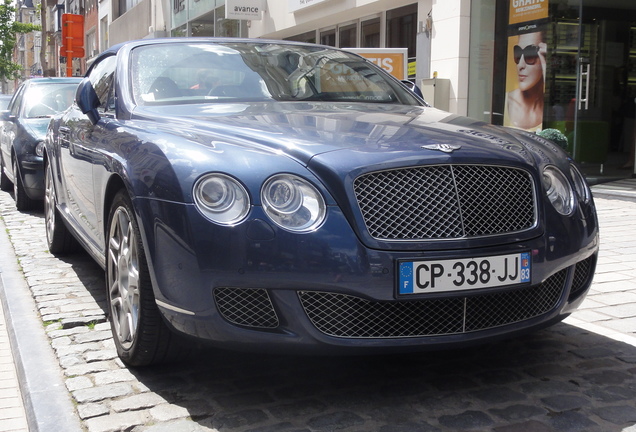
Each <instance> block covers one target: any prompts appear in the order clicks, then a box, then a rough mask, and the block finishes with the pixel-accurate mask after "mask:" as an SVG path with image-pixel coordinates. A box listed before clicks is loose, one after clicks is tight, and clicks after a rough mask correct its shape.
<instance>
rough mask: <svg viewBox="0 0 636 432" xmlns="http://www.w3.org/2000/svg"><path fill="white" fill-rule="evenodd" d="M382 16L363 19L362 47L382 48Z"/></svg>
mask: <svg viewBox="0 0 636 432" xmlns="http://www.w3.org/2000/svg"><path fill="white" fill-rule="evenodd" d="M380 29H381V26H380V17H377V18H371V19H368V20H366V21H362V23H361V24H360V47H361V48H380V47H381V45H380V36H381V35H380Z"/></svg>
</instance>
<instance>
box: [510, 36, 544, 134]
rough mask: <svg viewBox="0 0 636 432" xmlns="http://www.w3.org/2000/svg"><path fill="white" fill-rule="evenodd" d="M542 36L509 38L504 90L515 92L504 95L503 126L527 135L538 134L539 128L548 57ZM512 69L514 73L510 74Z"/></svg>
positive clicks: (541, 120) (541, 119)
mask: <svg viewBox="0 0 636 432" xmlns="http://www.w3.org/2000/svg"><path fill="white" fill-rule="evenodd" d="M544 35H545V33H544V32H541V31H537V32H533V33H523V34H520V35H518V36H513V37H511V38H510V44H511V45H513V46H512V52H511V55H510V61H509V64H510V67H509V68H508V79H507V88H510V87H512V86H515V88H513V89H512V90H510V91H508V92H507V93H506V107H505V113H504V124H505V125H506V126H513V127H516V128H519V129H525V130H527V131H538V130H541V128H542V123H543V93H544V88H545V85H544V83H545V72H546V53H547V44H546V43H545V37H544ZM512 62H514V63H512ZM513 67H514V70H515V71H516V73H512V68H513ZM515 78H516V79H515Z"/></svg>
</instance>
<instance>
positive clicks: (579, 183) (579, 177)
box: [570, 165, 592, 203]
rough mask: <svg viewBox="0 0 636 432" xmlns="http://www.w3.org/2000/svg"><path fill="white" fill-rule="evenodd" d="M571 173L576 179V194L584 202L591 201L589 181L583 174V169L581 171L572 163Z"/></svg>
mask: <svg viewBox="0 0 636 432" xmlns="http://www.w3.org/2000/svg"><path fill="white" fill-rule="evenodd" d="M570 174H571V175H572V179H573V180H574V189H575V190H576V194H577V195H578V196H579V199H580V200H581V201H583V202H584V203H587V202H589V201H590V198H591V197H592V194H591V192H590V188H589V187H588V185H587V182H586V181H585V177H583V174H581V171H579V170H578V169H577V168H576V167H575V166H574V165H570Z"/></svg>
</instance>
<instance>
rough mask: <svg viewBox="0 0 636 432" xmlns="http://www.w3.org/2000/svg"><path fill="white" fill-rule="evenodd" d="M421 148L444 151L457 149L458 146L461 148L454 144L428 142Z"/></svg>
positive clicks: (449, 151)
mask: <svg viewBox="0 0 636 432" xmlns="http://www.w3.org/2000/svg"><path fill="white" fill-rule="evenodd" d="M422 148H424V149H428V150H439V151H443V152H444V153H452V152H454V151H455V150H459V149H460V148H462V146H460V145H454V144H428V145H423V146H422Z"/></svg>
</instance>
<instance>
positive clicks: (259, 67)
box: [131, 42, 420, 105]
mask: <svg viewBox="0 0 636 432" xmlns="http://www.w3.org/2000/svg"><path fill="white" fill-rule="evenodd" d="M131 73H132V77H131V78H132V87H133V95H134V99H135V103H136V104H138V105H153V104H162V105H165V104H181V103H201V102H232V101H235V100H236V101H271V100H277V101H307V100H318V101H330V102H338V101H343V102H373V103H393V104H404V105H420V102H419V101H418V100H417V99H416V98H415V97H414V96H413V95H412V94H411V93H410V92H409V91H408V90H406V89H404V88H403V87H402V85H401V84H399V83H398V82H396V81H395V80H393V79H392V78H390V77H389V76H388V75H387V74H385V73H384V72H383V71H381V70H380V69H379V68H377V67H376V66H374V65H372V64H371V63H369V62H367V61H365V60H363V59H361V58H360V57H357V56H355V55H352V54H349V53H346V52H343V51H338V50H332V49H327V48H324V47H313V46H300V45H285V44H273V43H262V44H259V43H246V42H230V43H223V44H219V43H191V44H183V43H175V44H157V45H150V46H142V47H138V48H136V49H134V50H133V51H132V58H131Z"/></svg>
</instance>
